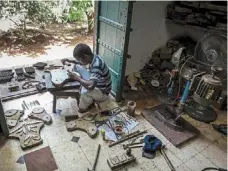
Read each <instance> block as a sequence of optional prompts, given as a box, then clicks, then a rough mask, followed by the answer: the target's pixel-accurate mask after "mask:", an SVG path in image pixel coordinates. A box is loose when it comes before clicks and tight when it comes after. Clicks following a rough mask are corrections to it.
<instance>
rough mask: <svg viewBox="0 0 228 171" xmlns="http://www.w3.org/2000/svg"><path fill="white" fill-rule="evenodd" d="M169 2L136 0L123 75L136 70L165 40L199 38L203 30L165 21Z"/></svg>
mask: <svg viewBox="0 0 228 171" xmlns="http://www.w3.org/2000/svg"><path fill="white" fill-rule="evenodd" d="M169 3H170V2H165V1H160V2H157V1H146V2H145V1H144V2H142V1H137V2H135V3H134V8H133V13H132V23H131V25H132V27H131V28H132V29H133V31H132V32H131V34H130V40H129V47H128V53H129V54H130V55H131V58H130V59H127V66H126V72H125V75H128V74H130V73H131V72H137V71H139V70H140V69H141V68H143V66H144V65H145V63H146V62H147V61H148V59H149V58H150V57H151V54H152V52H153V51H154V50H155V49H157V48H159V47H160V46H162V45H165V44H166V42H167V40H169V39H171V38H173V37H176V36H184V35H185V36H191V37H192V38H193V39H194V40H196V41H197V40H199V39H200V38H201V37H202V35H203V32H202V31H201V30H195V29H192V28H183V27H182V26H180V25H177V24H169V23H166V21H165V18H166V7H167V5H168V4H169Z"/></svg>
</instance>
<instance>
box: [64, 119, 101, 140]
mask: <svg viewBox="0 0 228 171" xmlns="http://www.w3.org/2000/svg"><path fill="white" fill-rule="evenodd" d="M66 128H67V130H68V131H74V130H80V131H84V132H86V133H87V134H88V136H89V137H90V138H95V137H96V136H97V134H98V130H97V127H96V126H95V125H94V124H92V123H91V122H89V121H85V120H83V119H77V120H74V121H70V122H67V123H66Z"/></svg>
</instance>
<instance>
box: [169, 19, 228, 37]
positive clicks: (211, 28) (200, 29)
mask: <svg viewBox="0 0 228 171" xmlns="http://www.w3.org/2000/svg"><path fill="white" fill-rule="evenodd" d="M165 24H174V25H177V26H180V27H183V28H191V29H195V30H199V31H202V32H215V33H223V34H227V29H225V30H223V29H221V28H218V27H213V26H209V27H208V28H204V27H200V26H194V25H190V24H180V23H176V22H174V21H173V20H171V19H165Z"/></svg>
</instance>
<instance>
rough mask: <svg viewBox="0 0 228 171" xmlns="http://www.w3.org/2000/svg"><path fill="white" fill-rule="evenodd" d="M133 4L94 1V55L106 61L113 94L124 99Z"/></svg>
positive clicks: (118, 99) (117, 98)
mask: <svg viewBox="0 0 228 171" xmlns="http://www.w3.org/2000/svg"><path fill="white" fill-rule="evenodd" d="M132 9H133V2H129V1H96V2H95V13H96V17H95V37H94V38H95V42H94V43H95V45H94V47H95V53H96V54H97V55H99V56H101V57H103V59H104V60H105V62H106V64H107V65H108V67H109V70H110V72H111V76H112V94H113V95H114V96H115V98H116V100H117V101H120V100H121V98H122V91H123V83H124V75H125V68H126V58H127V50H128V42H129V34H130V26H131V16H132Z"/></svg>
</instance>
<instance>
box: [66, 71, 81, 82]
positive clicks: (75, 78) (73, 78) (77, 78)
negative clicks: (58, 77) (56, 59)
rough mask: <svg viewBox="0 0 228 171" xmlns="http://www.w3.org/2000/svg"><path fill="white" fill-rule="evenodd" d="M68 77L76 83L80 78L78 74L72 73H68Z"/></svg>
mask: <svg viewBox="0 0 228 171" xmlns="http://www.w3.org/2000/svg"><path fill="white" fill-rule="evenodd" d="M68 76H69V78H70V79H72V80H75V81H78V80H79V79H80V78H81V77H80V75H79V74H78V73H74V72H68Z"/></svg>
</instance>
